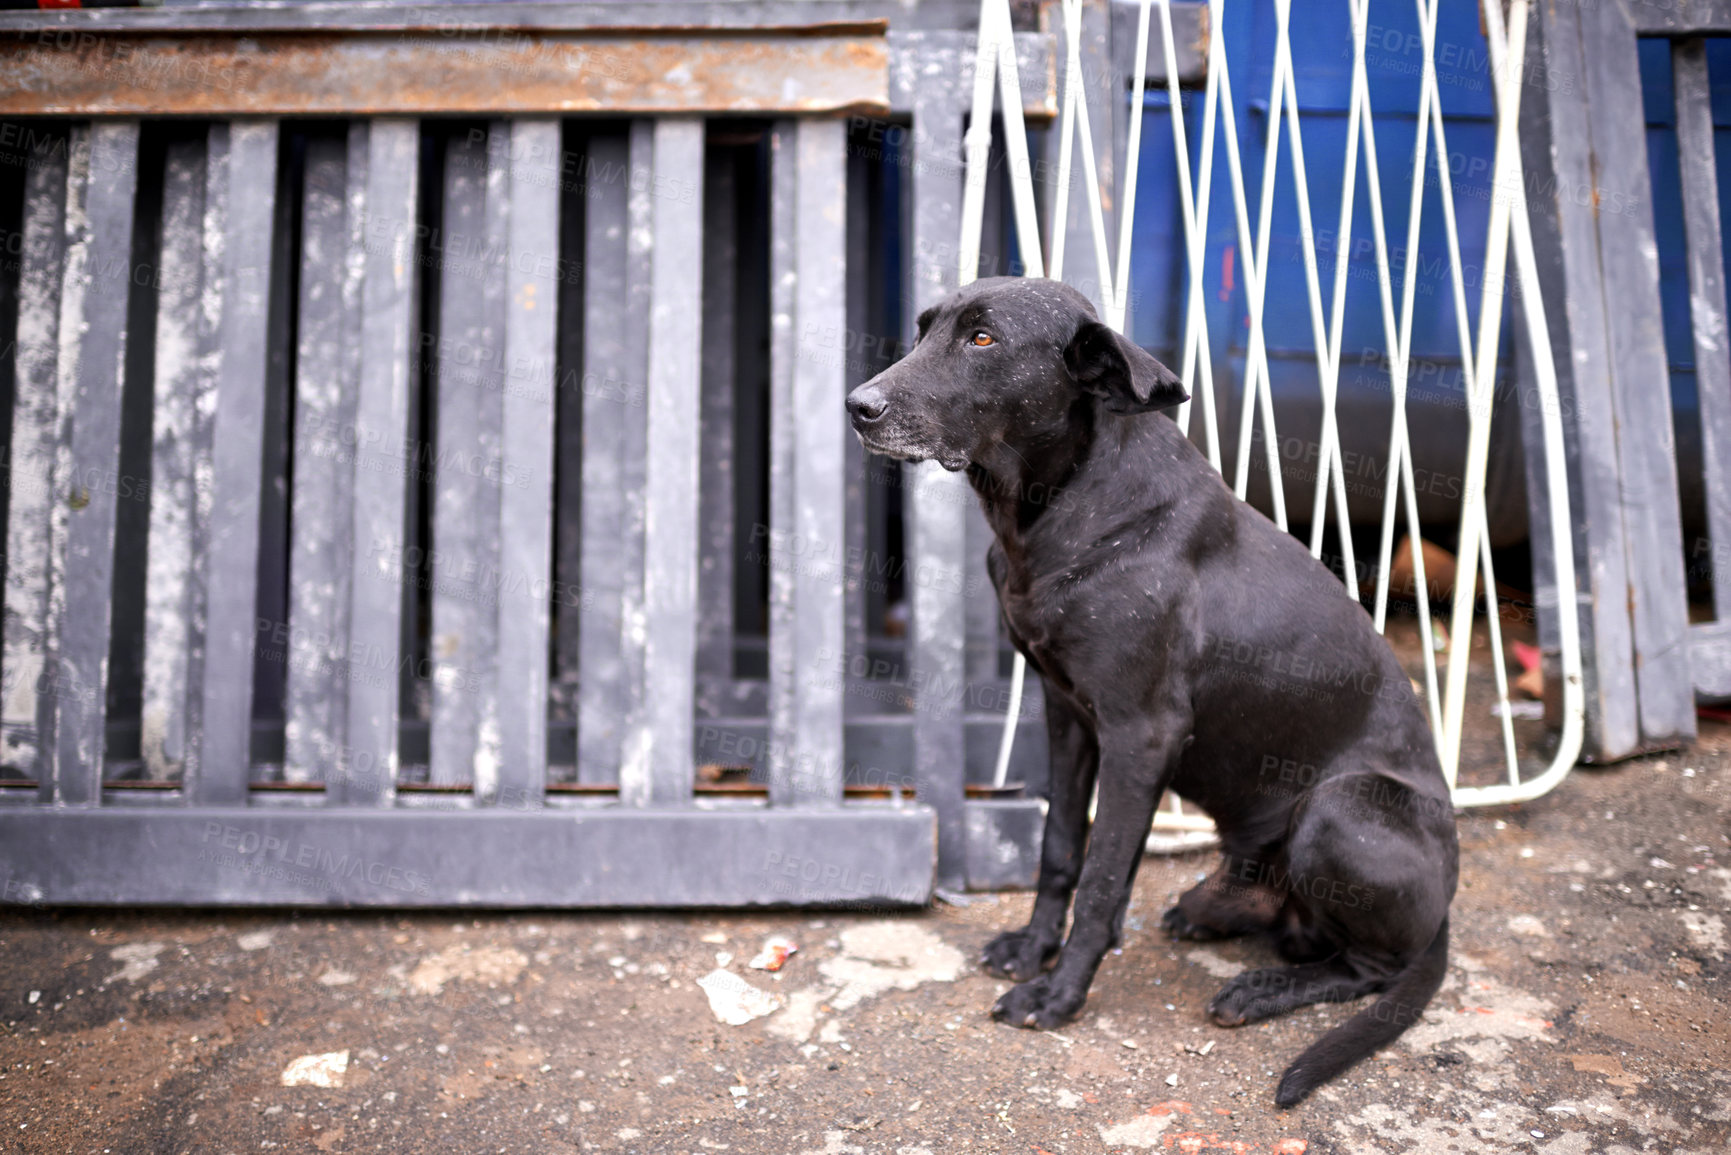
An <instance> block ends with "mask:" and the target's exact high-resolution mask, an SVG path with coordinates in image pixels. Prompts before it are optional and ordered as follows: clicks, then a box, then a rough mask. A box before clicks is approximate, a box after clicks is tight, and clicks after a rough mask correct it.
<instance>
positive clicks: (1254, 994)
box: [1208, 967, 1288, 1027]
mask: <svg viewBox="0 0 1731 1155" xmlns="http://www.w3.org/2000/svg"><path fill="white" fill-rule="evenodd" d="M1287 985H1288V983H1287V976H1286V972H1285V971H1284V970H1283V968H1281V967H1268V968H1266V969H1263V970H1255V971H1245V972H1244V973H1243V974H1241V975H1238V976H1237V977H1236V978H1234V979H1233V980H1232V981H1231V982H1229V983H1227V984H1226V985H1225V986H1223V987H1221V988H1220V993H1219V994H1217V995H1215V996H1214V998H1213V999H1212V1000H1211V1001H1210V1002H1209V1004H1208V1017H1209V1018H1210V1019H1212V1020H1214V1023H1215V1025H1216V1026H1221V1027H1242V1026H1243V1025H1244V1024H1246V1023H1254V1022H1256V1021H1257V1020H1259V1019H1266V1018H1268V1017H1269V1016H1270V1015H1272V1014H1274V1013H1276V1010H1275V1008H1276V1007H1277V1006H1278V1004H1279V1001H1280V999H1279V996H1280V994H1281V992H1282V991H1284V990H1285V988H1286V986H1287Z"/></svg>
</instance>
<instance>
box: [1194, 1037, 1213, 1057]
mask: <svg viewBox="0 0 1731 1155" xmlns="http://www.w3.org/2000/svg"><path fill="white" fill-rule="evenodd" d="M1213 1049H1214V1040H1213V1039H1209V1040H1208V1041H1207V1042H1206V1043H1203V1044H1202V1049H1201V1050H1200V1051H1197V1052H1196V1053H1197V1054H1198V1055H1206V1054H1207V1053H1208V1052H1209V1051H1212V1050H1213Z"/></svg>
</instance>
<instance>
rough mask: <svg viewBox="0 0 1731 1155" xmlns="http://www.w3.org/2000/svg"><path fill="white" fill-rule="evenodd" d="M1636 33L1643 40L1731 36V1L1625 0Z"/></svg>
mask: <svg viewBox="0 0 1731 1155" xmlns="http://www.w3.org/2000/svg"><path fill="white" fill-rule="evenodd" d="M1623 3H1624V4H1625V5H1626V6H1627V8H1628V12H1629V19H1630V21H1631V22H1632V23H1633V25H1634V28H1635V32H1636V33H1637V34H1639V35H1642V36H1649V35H1658V36H1688V35H1719V36H1723V35H1725V34H1726V33H1731V2H1728V0H1623Z"/></svg>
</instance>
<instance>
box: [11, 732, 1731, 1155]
mask: <svg viewBox="0 0 1731 1155" xmlns="http://www.w3.org/2000/svg"><path fill="white" fill-rule="evenodd" d="M1728 818H1731V727H1727V726H1721V725H1716V724H1712V723H1706V724H1704V734H1703V742H1702V744H1701V746H1700V747H1699V748H1698V749H1696V750H1694V751H1691V752H1689V753H1687V754H1684V755H1678V754H1671V755H1667V756H1662V757H1651V758H1647V759H1643V760H1638V761H1635V762H1631V763H1627V764H1624V765H1622V766H1619V767H1615V768H1612V769H1607V770H1590V769H1589V770H1580V771H1577V772H1576V773H1575V774H1574V775H1572V776H1571V777H1570V778H1569V780H1568V781H1566V782H1565V783H1564V784H1563V786H1562V787H1561V788H1559V789H1558V790H1556V791H1555V792H1553V793H1552V794H1550V795H1548V796H1547V797H1545V798H1542V799H1540V800H1538V801H1536V802H1533V803H1530V804H1527V805H1525V806H1522V807H1518V808H1511V809H1504V810H1500V811H1496V812H1488V811H1480V812H1472V813H1468V814H1465V815H1463V816H1462V817H1461V819H1460V832H1461V840H1462V849H1463V859H1462V876H1461V890H1460V894H1459V897H1458V898H1457V900H1456V903H1455V915H1454V928H1455V929H1454V935H1453V939H1454V950H1453V955H1452V959H1451V966H1450V971H1449V977H1448V980H1447V983H1446V985H1445V986H1444V988H1443V990H1442V992H1441V993H1440V994H1439V995H1438V997H1437V998H1436V1000H1435V1001H1434V1002H1433V1003H1432V1005H1431V1007H1430V1009H1429V1010H1428V1011H1427V1012H1426V1014H1425V1016H1424V1019H1423V1021H1422V1022H1421V1023H1419V1024H1417V1025H1416V1026H1415V1027H1414V1028H1413V1029H1411V1030H1410V1031H1408V1032H1407V1034H1406V1035H1405V1036H1404V1037H1403V1038H1402V1039H1401V1040H1399V1041H1398V1042H1397V1043H1395V1044H1394V1045H1393V1046H1391V1047H1389V1048H1388V1049H1387V1050H1386V1051H1384V1052H1383V1053H1381V1054H1379V1055H1378V1056H1376V1057H1375V1058H1374V1059H1372V1060H1371V1061H1368V1062H1366V1063H1364V1064H1362V1065H1361V1066H1360V1067H1358V1068H1357V1069H1355V1070H1354V1071H1352V1072H1350V1073H1349V1074H1348V1075H1347V1076H1345V1077H1343V1078H1342V1079H1340V1080H1338V1081H1336V1082H1335V1083H1334V1084H1332V1085H1330V1086H1327V1087H1325V1088H1324V1089H1323V1090H1322V1091H1320V1092H1319V1093H1318V1094H1317V1095H1316V1096H1315V1097H1314V1098H1312V1099H1311V1100H1310V1101H1309V1102H1307V1103H1305V1104H1303V1105H1301V1106H1300V1107H1298V1108H1296V1109H1294V1110H1292V1111H1290V1112H1280V1111H1278V1110H1276V1109H1275V1107H1274V1105H1273V1089H1274V1082H1275V1077H1276V1076H1277V1074H1278V1072H1279V1070H1280V1069H1281V1068H1282V1067H1283V1065H1284V1064H1285V1063H1286V1062H1287V1061H1289V1060H1290V1059H1291V1058H1292V1057H1293V1056H1295V1055H1296V1054H1297V1053H1298V1052H1299V1051H1300V1050H1302V1049H1303V1047H1304V1046H1305V1045H1306V1044H1307V1043H1308V1042H1309V1041H1310V1040H1312V1039H1314V1038H1315V1037H1316V1036H1317V1035H1319V1034H1320V1033H1321V1032H1322V1030H1323V1029H1324V1028H1325V1027H1327V1026H1328V1025H1329V1024H1331V1023H1334V1022H1338V1021H1340V1020H1341V1019H1342V1018H1343V1017H1344V1016H1346V1015H1349V1014H1351V1013H1353V1010H1354V1009H1356V1008H1354V1007H1321V1008H1313V1009H1309V1010H1305V1011H1301V1012H1299V1013H1297V1014H1295V1015H1292V1016H1289V1017H1287V1018H1285V1019H1281V1020H1277V1021H1275V1022H1271V1023H1264V1024H1260V1025H1256V1026H1251V1027H1246V1028H1241V1029H1238V1030H1222V1029H1219V1028H1216V1027H1214V1026H1211V1025H1209V1024H1208V1023H1207V1022H1206V1021H1205V1019H1204V1017H1203V1008H1204V1006H1205V1005H1206V1004H1207V1002H1208V999H1209V998H1210V997H1211V996H1212V995H1213V994H1214V992H1215V990H1216V989H1217V988H1218V987H1219V986H1220V984H1221V982H1222V981H1223V980H1224V979H1225V978H1227V977H1229V976H1230V975H1232V974H1233V973H1235V972H1236V971H1237V970H1238V969H1239V968H1241V967H1244V966H1254V965H1262V964H1263V963H1265V962H1268V961H1272V952H1271V951H1270V949H1269V948H1268V947H1267V946H1266V945H1265V944H1263V943H1260V942H1256V941H1235V942H1228V943H1218V944H1209V945H1207V946H1198V945H1196V944H1191V943H1174V942H1171V941H1169V940H1168V939H1167V938H1166V937H1165V935H1164V934H1163V933H1162V932H1161V931H1160V929H1159V914H1160V912H1161V911H1162V910H1163V909H1164V908H1165V906H1166V905H1167V904H1168V903H1169V902H1170V901H1171V900H1172V899H1173V898H1174V897H1175V896H1176V895H1177V894H1178V893H1179V892H1180V891H1181V890H1182V889H1184V888H1186V887H1187V886H1188V885H1190V883H1191V882H1192V880H1194V879H1195V878H1196V877H1197V876H1198V875H1199V874H1201V873H1202V872H1204V871H1206V870H1208V869H1209V868H1210V866H1211V865H1212V862H1213V858H1212V855H1210V854H1203V853H1193V854H1190V855H1187V856H1182V857H1176V858H1152V859H1149V860H1148V861H1147V862H1146V863H1145V865H1144V867H1143V869H1142V871H1141V874H1140V876H1139V878H1138V882H1137V888H1136V901H1135V906H1134V907H1133V909H1132V911H1131V913H1130V918H1129V924H1128V935H1127V941H1126V942H1125V945H1124V947H1123V950H1122V953H1121V954H1116V955H1114V956H1111V957H1109V958H1108V959H1107V961H1106V964H1105V966H1104V967H1103V968H1102V969H1101V972H1100V976H1099V978H1098V979H1097V980H1096V982H1095V984H1094V987H1093V991H1092V993H1091V996H1090V998H1089V1002H1088V1006H1087V1008H1086V1010H1085V1011H1084V1012H1083V1014H1082V1017H1081V1018H1080V1019H1079V1020H1078V1021H1077V1022H1075V1023H1074V1024H1072V1025H1070V1026H1069V1027H1067V1028H1065V1029H1064V1030H1061V1031H1058V1032H1054V1033H1047V1034H1038V1033H1033V1032H1026V1031H1019V1030H1014V1029H1012V1028H1008V1027H1004V1026H1000V1025H998V1024H995V1023H993V1022H991V1021H990V1019H989V1018H988V1017H987V1011H988V1008H989V1007H990V1006H991V1004H992V1001H993V999H994V998H995V997H996V996H997V995H998V993H1000V992H1001V991H1003V990H1004V989H1006V986H1005V984H1003V983H1001V982H1000V981H999V980H996V979H993V978H991V977H989V976H986V975H984V974H982V973H980V971H979V970H978V968H977V967H976V966H975V965H974V962H973V960H974V959H976V958H977V957H978V953H979V949H980V947H981V946H982V945H983V944H984V943H985V942H986V941H987V940H988V939H989V938H990V937H991V936H992V935H993V934H995V933H997V932H998V931H999V930H1001V929H1004V928H1008V927H1012V926H1015V925H1018V924H1019V923H1020V922H1021V921H1022V920H1023V919H1024V918H1025V917H1026V914H1027V911H1028V908H1029V905H1030V900H1029V898H1028V897H1027V896H1020V895H1018V896H1003V897H999V898H996V899H988V900H985V901H980V902H975V903H973V904H972V905H969V906H966V907H949V906H939V907H936V908H934V909H931V910H926V911H917V912H910V913H885V912H877V913H860V914H845V915H838V914H835V913H823V914H812V913H809V912H807V913H799V912H774V913H750V914H745V913H736V912H695V913H677V914H645V913H620V914H578V915H570V914H562V913H554V912H541V913H534V914H509V915H507V914H480V915H476V914H474V913H472V912H449V911H447V912H443V913H418V914H409V915H401V914H395V913H391V914H367V913H331V914H325V913H316V912H315V913H301V914H293V913H283V912H262V913H260V912H247V913H236V912H216V913H197V912H191V913H189V912H178V911H175V912H151V911H145V912H111V911H42V910H32V909H28V908H12V909H10V910H7V911H5V912H4V913H3V914H0V959H3V960H4V965H3V966H0V1150H5V1151H18V1152H45V1153H53V1155H63V1153H66V1152H86V1151H89V1152H99V1151H107V1152H195V1151H196V1152H218V1153H220V1152H237V1153H238V1152H250V1151H261V1150H264V1151H283V1152H299V1151H315V1150H316V1151H327V1152H345V1151H390V1152H419V1151H440V1152H494V1151H498V1152H558V1151H565V1150H576V1151H617V1152H643V1153H648V1152H657V1153H659V1152H693V1153H704V1152H712V1151H728V1152H733V1153H735V1155H759V1153H775V1155H782V1153H787V1155H804V1153H808V1152H815V1153H822V1155H861V1153H872V1155H877V1153H883V1155H945V1153H948V1152H954V1151H962V1150H975V1151H990V1152H1024V1153H1027V1152H1033V1153H1039V1152H1047V1153H1052V1155H1056V1153H1066V1155H1067V1153H1072V1152H1102V1151H1111V1152H1120V1151H1122V1152H1130V1151H1137V1150H1153V1151H1178V1152H1185V1153H1191V1152H1211V1151H1232V1152H1259V1153H1263V1155H1293V1153H1295V1152H1309V1153H1312V1155H1320V1153H1324V1152H1343V1153H1346V1152H1350V1153H1353V1155H1361V1153H1364V1155H1369V1153H1376V1152H1386V1153H1390V1155H1393V1153H1396V1152H1462V1153H1469V1152H1484V1151H1523V1152H1543V1153H1545V1155H1589V1153H1603V1155H1625V1153H1630V1152H1659V1153H1664V1155H1684V1153H1697V1155H1708V1153H1720V1152H1724V1151H1726V1150H1727V1149H1731V1015H1728V1014H1727V1007H1726V1004H1725V1000H1726V996H1727V984H1726V975H1727V973H1728V967H1727V963H1726V958H1725V955H1726V952H1727V950H1728V949H1731V947H1728V942H1727V921H1728V919H1731V822H1728V821H1727V819H1728ZM772 934H783V935H786V936H788V937H790V938H792V939H793V940H794V941H795V942H796V943H797V944H798V945H799V952H798V953H797V954H795V955H794V956H793V957H792V959H791V960H790V961H789V962H788V964H787V965H786V967H785V968H784V969H783V970H782V971H781V972H780V973H779V974H777V975H770V974H766V973H764V972H762V971H755V970H751V969H749V968H748V967H747V966H746V962H747V960H748V959H750V958H751V956H752V955H753V954H755V953H756V952H757V951H758V949H759V947H760V946H761V945H762V943H763V940H764V939H765V938H766V937H767V936H769V935H772ZM718 968H720V969H724V970H726V971H727V972H728V973H730V974H734V975H738V976H740V977H742V978H744V979H745V980H746V981H748V982H750V983H751V984H753V985H754V986H756V987H758V988H760V989H762V990H764V991H766V992H768V993H769V994H770V995H772V996H774V997H775V1001H777V1002H778V1003H780V1004H781V1009H779V1010H777V1011H775V1012H774V1013H773V1014H770V1015H768V1016H767V1017H762V1018H757V1019H755V1020H752V1021H750V1022H747V1023H745V1024H744V1025H741V1026H727V1025H724V1024H723V1023H721V1022H719V1021H718V1020H717V1018H716V1017H715V1015H714V1014H713V1013H712V1012H711V1009H710V1006H709V1003H708V1000H707V998H706V995H705V993H704V991H703V990H702V989H700V988H699V987H698V986H697V981H698V980H699V979H701V978H703V977H704V976H706V975H708V974H711V973H712V972H714V971H715V970H717V969H718ZM291 1067H292V1068H293V1070H292V1071H291ZM285 1073H286V1074H287V1075H288V1081H290V1082H294V1083H296V1085H293V1086H285V1085H284V1083H285Z"/></svg>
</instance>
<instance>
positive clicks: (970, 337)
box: [847, 277, 1188, 470]
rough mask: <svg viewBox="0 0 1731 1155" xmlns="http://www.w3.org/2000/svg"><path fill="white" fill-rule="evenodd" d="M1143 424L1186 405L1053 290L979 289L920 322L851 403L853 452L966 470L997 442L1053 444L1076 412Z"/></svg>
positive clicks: (1068, 296)
mask: <svg viewBox="0 0 1731 1155" xmlns="http://www.w3.org/2000/svg"><path fill="white" fill-rule="evenodd" d="M1095 399H1098V401H1099V403H1100V405H1101V406H1102V407H1103V408H1104V409H1105V410H1106V411H1108V412H1110V413H1117V414H1132V413H1147V412H1150V411H1152V410H1155V409H1165V408H1169V407H1170V406H1173V405H1177V404H1179V403H1181V402H1183V401H1186V400H1188V397H1187V395H1186V394H1185V392H1184V388H1183V386H1182V385H1180V384H1179V382H1178V378H1177V377H1176V376H1175V375H1174V374H1173V373H1172V371H1171V370H1170V369H1168V368H1166V366H1164V365H1162V364H1161V363H1160V362H1158V361H1156V360H1155V359H1154V358H1153V357H1151V356H1149V355H1148V354H1147V353H1146V352H1144V351H1143V350H1142V348H1141V347H1140V346H1138V345H1136V344H1135V343H1134V342H1133V341H1130V340H1127V339H1126V338H1124V337H1122V336H1120V335H1119V334H1117V333H1116V332H1114V331H1112V330H1111V329H1109V328H1107V327H1106V326H1105V325H1104V324H1102V323H1101V322H1100V320H1099V319H1098V318H1097V317H1096V316H1095V315H1094V307H1093V306H1092V305H1091V304H1089V303H1088V299H1087V298H1086V297H1084V296H1082V294H1081V293H1078V292H1077V291H1076V290H1075V289H1072V288H1070V287H1069V286H1068V285H1064V284H1061V283H1059V282H1057V281H1048V280H1040V279H1037V278H1023V277H992V278H990V279H987V280H982V281H975V282H974V283H973V284H971V285H969V286H967V287H966V288H964V289H962V290H961V291H959V292H957V293H955V294H954V295H952V296H951V297H950V298H949V299H948V300H946V301H944V302H943V303H942V304H939V305H934V306H933V307H932V308H930V309H927V310H926V311H925V312H924V313H921V314H920V320H919V337H918V339H917V340H916V342H915V344H914V347H913V350H912V351H911V352H909V353H908V355H907V356H906V357H904V358H902V359H901V360H900V361H898V362H897V363H896V364H895V365H893V366H891V367H890V368H888V369H886V370H884V371H883V372H882V373H879V374H878V375H877V376H876V377H874V378H872V379H871V380H870V381H867V382H866V383H865V384H864V385H861V386H860V387H859V388H857V389H855V390H854V391H853V392H852V393H850V394H848V399H847V408H848V413H849V414H850V415H851V417H852V419H853V427H854V430H855V432H857V433H858V434H859V438H860V442H861V444H863V445H864V446H865V447H866V448H867V449H869V450H871V451H872V452H873V453H881V454H884V455H886V456H889V457H899V458H901V459H903V460H905V461H924V460H926V459H928V458H930V459H933V460H935V461H937V462H938V463H939V464H940V465H942V466H943V467H944V468H945V469H949V470H958V469H962V468H965V467H966V466H967V464H968V463H969V462H970V461H977V460H979V459H980V456H981V454H982V453H983V452H984V451H985V450H987V449H989V448H990V447H992V446H994V445H996V444H998V443H1000V442H1009V443H1011V444H1016V443H1019V442H1024V441H1030V440H1034V441H1037V440H1039V439H1042V438H1049V437H1055V436H1059V435H1061V434H1062V432H1063V430H1064V429H1065V428H1066V427H1067V426H1068V424H1069V423H1070V422H1071V421H1072V420H1073V415H1074V413H1075V410H1076V408H1077V406H1078V404H1079V403H1088V404H1090V405H1091V404H1092V403H1093V402H1094V400H1095Z"/></svg>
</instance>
